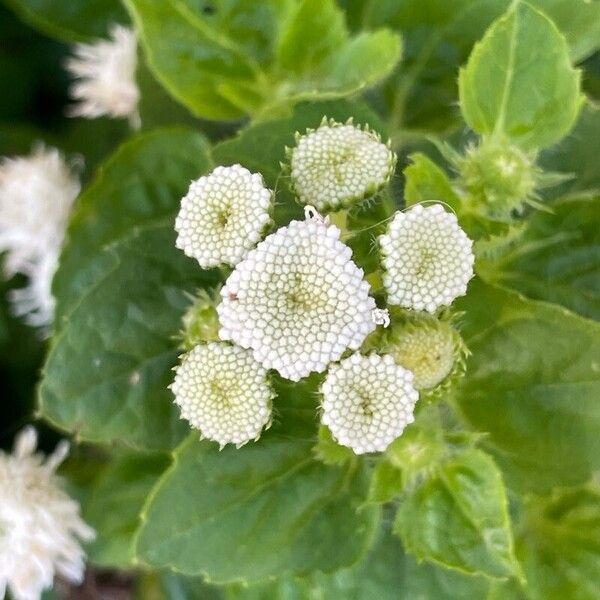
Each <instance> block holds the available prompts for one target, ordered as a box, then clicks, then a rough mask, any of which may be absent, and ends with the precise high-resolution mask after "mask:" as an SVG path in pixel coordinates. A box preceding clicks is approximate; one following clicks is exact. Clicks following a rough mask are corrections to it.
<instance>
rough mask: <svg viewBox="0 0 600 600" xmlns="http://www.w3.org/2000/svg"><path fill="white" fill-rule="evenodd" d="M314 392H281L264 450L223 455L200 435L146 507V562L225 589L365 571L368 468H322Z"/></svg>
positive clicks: (372, 520)
mask: <svg viewBox="0 0 600 600" xmlns="http://www.w3.org/2000/svg"><path fill="white" fill-rule="evenodd" d="M315 385H316V382H315V381H314V378H313V379H309V380H307V381H306V382H305V383H300V384H292V383H289V382H280V383H279V384H278V392H279V394H278V405H277V406H276V409H277V412H278V414H279V415H280V416H279V419H278V421H279V422H278V423H276V424H275V425H274V426H273V428H272V429H271V430H270V431H268V432H267V433H265V434H263V436H262V437H261V439H260V440H259V441H258V442H257V443H250V444H247V445H246V446H244V447H243V448H241V449H239V450H236V449H235V448H233V447H226V448H225V449H224V450H222V451H219V450H218V448H217V446H216V444H214V443H209V442H200V441H198V435H197V434H191V436H190V438H189V439H188V440H186V441H185V442H184V443H183V444H182V445H181V446H180V447H179V448H178V450H177V451H176V453H175V455H174V456H175V458H174V462H173V465H172V467H171V468H170V469H169V471H168V472H167V473H166V475H165V476H164V477H163V479H162V480H161V481H160V483H159V484H158V485H157V487H156V488H155V490H154V492H153V494H152V497H151V499H150V501H149V503H148V505H147V506H146V509H145V511H144V524H143V527H142V529H141V531H140V534H139V537H138V542H137V554H138V557H139V559H140V560H142V561H143V562H144V563H146V564H148V565H151V566H153V567H169V568H174V569H176V570H178V571H180V572H182V573H185V574H188V575H200V574H205V575H207V576H208V577H209V578H210V580H212V581H218V582H224V581H235V580H248V581H256V580H258V579H262V578H265V577H270V576H277V575H282V574H284V573H289V572H292V573H300V574H303V573H307V572H309V571H311V570H314V569H320V570H324V571H331V570H334V569H337V568H340V567H343V566H345V565H348V564H352V563H354V562H356V560H358V559H359V558H360V557H361V555H362V554H363V553H364V552H365V550H366V547H367V546H368V545H369V544H370V541H371V538H372V533H373V529H374V527H375V524H376V522H377V510H376V509H374V508H371V507H369V508H366V507H362V508H361V509H360V510H359V506H360V505H361V504H362V501H363V498H364V497H365V495H366V487H367V479H366V474H365V472H364V470H363V468H362V467H361V466H360V465H356V464H355V465H351V466H350V467H344V468H333V467H327V466H325V465H323V464H321V463H320V462H317V461H315V460H314V458H313V455H312V450H311V448H312V445H313V443H314V442H313V439H312V436H313V435H314V431H315V427H316V423H315V422H314V420H315V414H316V411H315V405H314V397H313V395H314V390H315ZM315 539H318V540H319V543H318V544H315ZM257 548H258V549H260V550H259V551H257Z"/></svg>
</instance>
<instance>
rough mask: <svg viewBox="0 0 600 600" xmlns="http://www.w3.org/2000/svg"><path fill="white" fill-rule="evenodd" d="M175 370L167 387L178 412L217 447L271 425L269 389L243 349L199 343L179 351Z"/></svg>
mask: <svg viewBox="0 0 600 600" xmlns="http://www.w3.org/2000/svg"><path fill="white" fill-rule="evenodd" d="M175 372H176V375H175V381H174V382H173V384H172V385H171V390H172V391H173V394H174V395H175V403H176V404H177V405H178V406H179V407H180V408H181V415H182V417H183V418H184V419H187V420H188V421H189V423H190V425H191V426H192V427H194V428H195V429H198V430H200V433H201V434H202V436H204V437H205V438H208V439H210V440H213V441H215V442H218V443H219V444H220V446H221V447H223V446H224V445H225V444H230V443H231V444H235V445H236V446H238V447H239V446H242V445H244V444H245V443H247V442H249V441H251V440H256V439H258V438H259V436H260V433H261V431H262V429H263V428H264V427H268V426H269V425H270V423H271V408H272V407H271V404H272V403H271V401H272V398H273V389H272V387H271V384H270V383H269V380H268V378H267V370H266V369H265V368H263V367H262V366H261V365H260V364H258V363H257V362H256V361H255V360H254V358H253V357H252V353H251V352H249V351H248V350H245V349H244V348H240V347H239V346H232V345H230V344H227V343H224V342H210V343H208V344H200V345H198V346H196V347H195V348H194V349H192V350H191V351H190V352H188V353H187V354H184V355H183V356H182V359H181V364H180V365H179V366H178V367H177V368H176V369H175Z"/></svg>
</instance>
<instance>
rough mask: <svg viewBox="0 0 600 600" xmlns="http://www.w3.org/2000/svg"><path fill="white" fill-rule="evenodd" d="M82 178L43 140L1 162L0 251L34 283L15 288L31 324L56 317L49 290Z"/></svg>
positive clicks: (16, 302)
mask: <svg viewBox="0 0 600 600" xmlns="http://www.w3.org/2000/svg"><path fill="white" fill-rule="evenodd" d="M79 190H80V183H79V179H78V177H77V176H76V175H75V174H74V172H73V170H72V169H71V167H70V166H69V165H68V164H67V163H66V161H65V159H64V158H63V156H62V155H61V154H60V153H59V151H58V150H56V149H55V148H45V147H44V146H43V145H41V144H40V145H38V146H36V147H35V148H34V150H33V152H32V153H31V155H29V156H22V157H16V158H5V159H3V160H2V162H1V163H0V253H5V256H4V262H3V267H4V273H5V275H6V276H7V277H12V276H13V275H15V274H16V273H21V274H23V275H25V276H27V277H28V279H29V284H28V286H27V287H25V288H23V289H18V290H14V291H13V294H12V296H11V300H12V301H13V307H14V311H15V312H16V313H17V314H18V315H26V317H27V321H28V322H29V323H30V324H31V325H36V326H37V325H48V324H49V323H50V322H51V321H52V314H53V310H54V300H53V298H52V295H51V293H50V285H51V282H52V278H53V276H54V273H55V271H56V268H57V266H58V255H59V253H60V248H61V245H62V242H63V238H64V235H65V229H66V225H67V220H68V218H69V213H70V211H71V207H72V206H73V202H74V201H75V198H76V197H77V195H78V194H79Z"/></svg>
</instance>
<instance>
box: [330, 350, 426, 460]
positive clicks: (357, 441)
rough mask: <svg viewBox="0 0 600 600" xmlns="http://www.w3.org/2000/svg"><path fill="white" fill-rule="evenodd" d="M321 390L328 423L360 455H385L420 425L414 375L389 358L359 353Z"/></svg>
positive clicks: (334, 370)
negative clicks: (416, 423)
mask: <svg viewBox="0 0 600 600" xmlns="http://www.w3.org/2000/svg"><path fill="white" fill-rule="evenodd" d="M321 391H322V393H323V400H322V405H321V408H322V411H323V414H322V421H323V423H324V424H325V425H327V427H329V429H330V431H331V433H332V435H333V437H334V438H335V439H336V440H337V442H338V443H339V444H341V445H343V446H347V447H349V448H352V450H353V451H354V452H355V453H356V454H364V453H366V452H383V451H384V450H385V449H386V448H387V447H388V446H389V445H390V444H391V443H392V442H393V441H394V440H395V439H396V438H397V437H399V436H400V435H401V434H402V432H403V431H404V428H405V427H406V426H407V425H408V424H409V423H412V422H413V420H414V417H413V411H414V407H415V403H416V402H417V400H418V397H419V394H418V392H417V391H416V390H415V388H414V387H413V374H412V373H411V372H410V371H408V370H407V369H405V368H403V367H401V366H400V365H397V364H396V363H395V362H394V359H393V358H392V357H391V356H389V355H385V356H380V355H378V354H370V355H368V356H363V355H361V354H358V353H357V354H353V355H352V356H350V357H348V358H345V359H344V360H342V361H341V362H340V363H339V364H337V365H333V366H332V367H331V368H330V369H329V373H328V374H327V377H326V378H325V381H324V382H323V385H322V388H321Z"/></svg>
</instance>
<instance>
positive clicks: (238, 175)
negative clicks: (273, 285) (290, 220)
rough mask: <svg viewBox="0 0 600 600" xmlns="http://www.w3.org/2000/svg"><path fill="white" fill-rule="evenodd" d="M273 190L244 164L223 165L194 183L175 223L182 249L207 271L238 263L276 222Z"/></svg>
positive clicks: (178, 242) (182, 202) (178, 243)
mask: <svg viewBox="0 0 600 600" xmlns="http://www.w3.org/2000/svg"><path fill="white" fill-rule="evenodd" d="M272 200H273V192H272V191H271V190H269V189H267V188H266V187H265V185H264V182H263V178H262V176H261V175H260V174H258V173H251V172H250V171H248V169H245V168H244V167H242V166H241V165H233V166H231V167H217V168H216V169H215V170H214V171H213V172H212V173H211V174H210V175H206V176H204V177H200V179H197V180H196V181H194V182H193V183H192V185H191V186H190V189H189V191H188V193H187V195H186V196H185V197H184V198H183V200H182V201H181V209H180V210H179V214H178V215H177V219H176V221H175V229H176V230H177V232H178V234H179V235H178V237H177V242H176V243H177V247H178V248H181V249H182V250H183V251H184V252H185V253H186V254H187V255H188V256H191V257H193V258H195V259H196V260H197V261H198V262H199V263H200V266H201V267H203V268H205V269H207V268H210V267H216V266H219V265H236V264H237V263H238V262H240V260H242V259H243V258H244V256H245V255H246V254H247V253H248V250H250V249H251V248H253V247H254V246H255V245H256V244H257V242H258V241H259V240H260V239H261V238H262V236H263V234H264V233H265V231H266V229H267V228H268V226H269V225H270V224H271V217H270V216H269V212H270V209H271V204H272Z"/></svg>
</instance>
